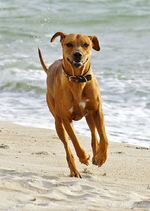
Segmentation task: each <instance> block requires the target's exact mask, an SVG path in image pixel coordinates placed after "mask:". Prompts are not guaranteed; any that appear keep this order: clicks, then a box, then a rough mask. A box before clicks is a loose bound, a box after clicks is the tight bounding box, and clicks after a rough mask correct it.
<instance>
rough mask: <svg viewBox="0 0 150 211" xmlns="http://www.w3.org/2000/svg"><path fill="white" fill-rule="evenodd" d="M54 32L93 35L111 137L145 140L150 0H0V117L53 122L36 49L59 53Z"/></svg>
mask: <svg viewBox="0 0 150 211" xmlns="http://www.w3.org/2000/svg"><path fill="white" fill-rule="evenodd" d="M57 31H62V32H65V33H84V34H88V35H96V36H97V37H98V38H99V40H100V43H101V51H100V52H96V51H93V56H92V66H93V69H94V72H95V74H96V76H97V79H98V80H99V83H100V85H101V93H102V99H103V110H104V113H105V122H106V123H105V124H106V129H107V133H108V136H109V139H110V140H111V141H119V142H128V143H132V144H138V145H144V146H150V1H149V0H142V1H141V0H126V1H123V0H84V1H83V0H82V1H81V0H76V1H74V0H68V1H66V0H55V1H54V0H44V1H42V0H32V1H25V0H21V1H20V0H7V1H6V0H0V121H12V122H15V123H19V124H23V125H30V126H33V127H43V128H54V121H53V118H52V116H51V115H50V113H49V111H48V108H47V105H46V101H45V92H46V83H45V79H46V74H45V73H44V72H43V71H42V68H41V66H40V63H39V59H38V54H37V48H38V47H40V48H41V50H42V53H43V56H44V58H45V61H46V63H47V64H51V63H52V62H53V61H54V60H56V59H58V58H61V47H60V42H59V39H57V40H56V41H55V42H54V43H50V41H49V40H50V37H51V36H52V35H53V34H54V33H55V32H57ZM83 123H84V120H81V121H79V122H77V124H75V128H76V130H77V131H78V132H79V133H82V134H86V135H88V134H90V133H89V129H88V128H87V126H86V124H83Z"/></svg>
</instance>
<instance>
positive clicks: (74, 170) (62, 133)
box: [55, 117, 81, 178]
mask: <svg viewBox="0 0 150 211" xmlns="http://www.w3.org/2000/svg"><path fill="white" fill-rule="evenodd" d="M55 127H56V131H57V134H58V136H59V138H60V140H61V141H62V142H63V144H64V147H65V151H66V159H67V162H68V166H69V169H70V176H71V177H80V178H81V175H80V173H79V172H78V170H77V167H76V163H75V159H74V157H73V154H72V152H71V150H70V147H69V145H68V141H67V137H66V132H65V129H64V127H63V125H62V121H61V119H60V118H58V117H55Z"/></svg>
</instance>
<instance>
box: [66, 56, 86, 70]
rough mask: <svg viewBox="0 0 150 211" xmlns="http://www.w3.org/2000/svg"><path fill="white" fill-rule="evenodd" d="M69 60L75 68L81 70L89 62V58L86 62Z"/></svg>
mask: <svg viewBox="0 0 150 211" xmlns="http://www.w3.org/2000/svg"><path fill="white" fill-rule="evenodd" d="M67 60H68V61H69V63H70V64H71V65H72V66H73V67H75V68H80V67H82V66H83V65H84V64H85V63H86V62H87V61H88V58H87V59H86V60H85V61H75V60H73V61H71V60H70V59H69V58H67Z"/></svg>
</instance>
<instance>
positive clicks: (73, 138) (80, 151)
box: [63, 119, 90, 165]
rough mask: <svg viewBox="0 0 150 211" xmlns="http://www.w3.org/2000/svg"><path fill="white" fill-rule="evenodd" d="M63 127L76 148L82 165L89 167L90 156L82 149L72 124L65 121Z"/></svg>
mask: <svg viewBox="0 0 150 211" xmlns="http://www.w3.org/2000/svg"><path fill="white" fill-rule="evenodd" d="M63 125H64V127H65V129H66V131H67V133H68V135H69V137H70V139H71V141H72V143H73V145H74V148H75V150H76V154H77V156H78V158H79V160H80V162H81V163H84V164H85V165H88V164H89V163H88V160H89V159H90V156H88V155H87V154H86V152H85V151H84V150H83V149H82V148H81V146H80V144H79V141H78V139H77V137H76V135H75V133H74V130H73V127H72V124H71V123H70V121H69V120H68V119H63Z"/></svg>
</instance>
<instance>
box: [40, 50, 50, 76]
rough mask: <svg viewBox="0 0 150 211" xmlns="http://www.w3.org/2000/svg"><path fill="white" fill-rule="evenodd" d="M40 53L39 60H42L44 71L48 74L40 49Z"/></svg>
mask: <svg viewBox="0 0 150 211" xmlns="http://www.w3.org/2000/svg"><path fill="white" fill-rule="evenodd" d="M38 53H39V58H40V62H41V65H42V67H43V69H44V71H45V72H46V73H47V71H48V68H47V67H46V64H45V63H44V60H43V58H42V54H41V51H40V49H39V48H38Z"/></svg>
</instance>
